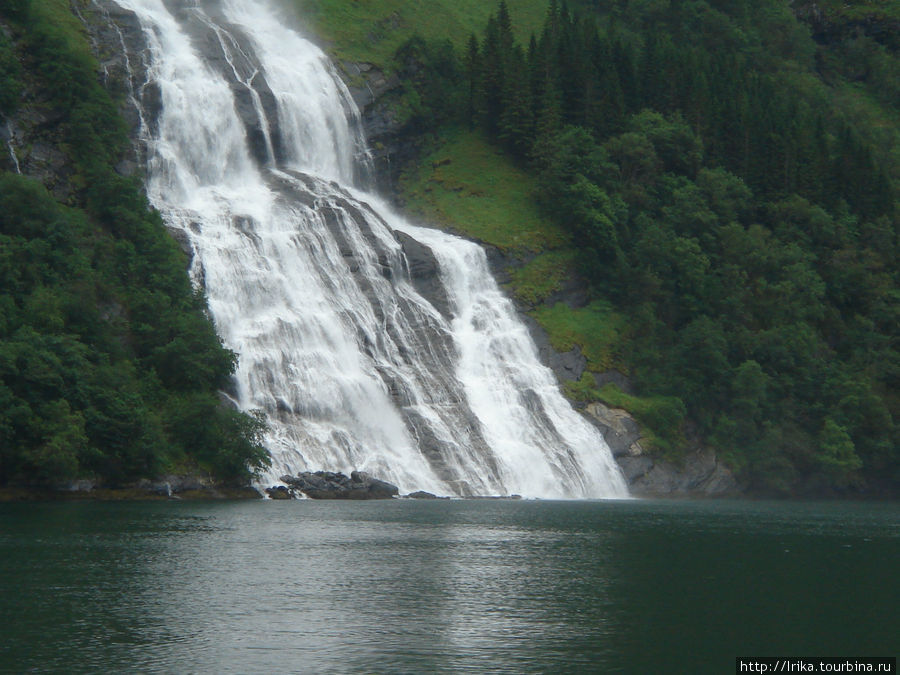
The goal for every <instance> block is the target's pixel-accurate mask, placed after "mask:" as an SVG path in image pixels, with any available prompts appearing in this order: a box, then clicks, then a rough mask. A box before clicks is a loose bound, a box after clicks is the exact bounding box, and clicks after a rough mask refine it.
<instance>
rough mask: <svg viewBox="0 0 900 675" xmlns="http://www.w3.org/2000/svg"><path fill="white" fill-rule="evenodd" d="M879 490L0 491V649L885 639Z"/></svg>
mask: <svg viewBox="0 0 900 675" xmlns="http://www.w3.org/2000/svg"><path fill="white" fill-rule="evenodd" d="M898 560H900V506H898V505H897V504H859V503H791V502H782V503H772V502H737V501H735V502H732V501H725V502H723V501H696V502H687V501H686V502H677V501H668V502H654V501H641V500H622V501H558V502H552V501H529V500H523V501H484V500H453V501H436V502H415V501H411V500H395V501H387V502H354V503H336V502H330V503H323V502H315V501H295V502H276V501H258V502H221V503H198V502H193V503H192V502H161V503H160V502H156V503H117V504H116V503H51V504H0V617H2V622H3V623H2V625H3V631H2V633H3V639H2V640H0V671H2V672H16V673H20V672H32V671H34V672H67V673H77V672H154V673H187V672H197V673H261V672H297V673H443V672H469V673H605V672H625V673H669V672H674V673H688V672H690V673H707V672H708V673H732V672H734V670H733V669H734V658H735V657H736V656H761V655H766V656H771V655H793V656H812V655H832V656H860V655H869V656H873V655H880V656H894V655H896V654H897V652H898V648H900V615H898V612H897V598H898V597H900V580H898V575H897V561H898Z"/></svg>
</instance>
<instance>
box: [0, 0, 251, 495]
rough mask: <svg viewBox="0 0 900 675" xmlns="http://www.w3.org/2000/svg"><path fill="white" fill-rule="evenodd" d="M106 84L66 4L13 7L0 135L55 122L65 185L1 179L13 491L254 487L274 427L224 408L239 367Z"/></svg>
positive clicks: (0, 55)
mask: <svg viewBox="0 0 900 675" xmlns="http://www.w3.org/2000/svg"><path fill="white" fill-rule="evenodd" d="M98 72H99V66H98V64H97V62H96V60H95V58H94V57H93V55H92V54H91V50H90V45H89V43H88V41H87V38H86V36H85V35H84V33H83V28H82V27H81V26H80V24H79V23H78V21H77V20H76V19H75V17H74V16H73V15H72V14H71V11H70V9H69V6H68V3H67V2H59V1H57V0H51V1H47V0H33V1H29V0H15V1H12V0H7V1H6V2H4V3H3V4H2V7H0V122H3V123H5V122H6V121H7V120H9V119H11V118H12V117H13V116H15V115H16V114H17V113H19V112H21V113H22V114H23V115H24V117H26V118H27V117H28V116H29V115H36V116H37V117H36V118H37V119H40V120H42V122H43V123H44V126H45V127H46V128H47V129H49V130H50V131H49V132H48V133H52V134H53V135H54V141H55V143H56V144H57V146H58V148H60V149H61V150H62V151H63V153H64V155H65V164H64V167H63V173H64V174H65V175H66V177H67V185H66V186H65V188H66V189H65V190H63V192H65V194H64V195H62V196H61V195H59V194H51V193H50V192H48V190H47V189H46V188H45V187H44V186H43V185H42V184H41V183H39V182H37V181H36V180H34V179H31V178H28V177H25V176H20V175H17V174H16V173H14V172H4V173H2V174H0V486H2V485H8V484H48V485H62V484H65V483H66V482H67V481H70V480H72V479H76V478H88V479H92V480H99V481H101V482H103V483H104V484H106V485H121V484H123V483H127V482H129V481H133V480H135V479H136V478H139V477H154V476H156V475H159V474H161V473H162V472H165V471H179V472H182V473H184V472H199V473H208V474H210V475H212V476H213V477H215V478H217V479H218V480H220V481H226V482H242V481H246V480H247V479H248V478H249V476H250V474H251V473H252V472H254V471H255V470H257V469H259V468H260V467H262V466H263V465H265V464H266V462H267V461H268V454H267V453H266V451H265V450H264V449H263V448H262V446H261V445H260V438H261V431H262V421H261V419H259V418H258V417H254V416H249V415H245V414H243V413H240V412H238V411H236V410H234V409H232V408H229V407H225V406H223V405H222V404H221V402H220V398H219V395H218V391H219V390H221V389H224V388H227V386H228V384H229V382H230V377H231V374H232V372H233V370H234V365H235V355H234V354H233V353H231V352H229V351H227V350H226V349H224V348H223V347H222V345H221V343H220V341H219V339H218V337H217V336H216V334H215V331H214V329H213V326H212V323H211V322H210V320H209V318H208V317H207V314H206V305H205V300H204V298H203V297H202V295H200V294H199V293H197V292H196V291H194V290H193V289H192V288H191V285H190V282H189V280H188V276H187V274H186V259H185V256H184V254H183V253H182V251H181V250H180V249H179V247H178V245H177V244H176V242H175V241H174V239H172V238H171V237H170V236H169V235H168V234H167V233H166V230H165V228H164V227H163V223H162V220H161V218H160V216H159V214H158V213H156V212H154V211H152V210H150V209H149V207H148V204H147V202H146V199H145V197H144V196H143V192H142V187H141V184H140V181H139V180H138V179H137V178H131V177H125V176H123V175H120V174H119V173H117V172H116V171H115V169H114V167H115V166H116V165H117V164H118V163H119V161H120V159H121V157H122V156H123V154H124V153H125V151H126V149H127V147H128V138H127V133H126V128H125V123H124V121H123V120H122V119H121V117H120V116H119V113H118V110H119V107H118V105H117V102H116V101H114V100H113V98H111V96H110V94H109V93H108V92H107V91H106V90H105V89H104V88H103V87H102V86H101V85H100V82H99V78H98ZM26 108H27V109H26ZM20 109H22V110H20ZM57 187H58V186H57Z"/></svg>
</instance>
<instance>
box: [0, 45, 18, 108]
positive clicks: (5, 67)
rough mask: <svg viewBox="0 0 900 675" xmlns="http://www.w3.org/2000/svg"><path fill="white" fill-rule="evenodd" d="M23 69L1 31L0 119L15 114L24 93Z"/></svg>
mask: <svg viewBox="0 0 900 675" xmlns="http://www.w3.org/2000/svg"><path fill="white" fill-rule="evenodd" d="M21 77H22V69H21V67H20V66H19V61H18V59H17V58H16V53H15V50H14V49H13V46H12V44H11V43H10V41H9V40H8V39H7V37H6V36H5V35H4V34H3V32H2V31H0V117H2V116H4V115H9V114H11V113H13V112H15V110H16V108H17V107H18V104H19V95H20V94H21V91H22V81H21Z"/></svg>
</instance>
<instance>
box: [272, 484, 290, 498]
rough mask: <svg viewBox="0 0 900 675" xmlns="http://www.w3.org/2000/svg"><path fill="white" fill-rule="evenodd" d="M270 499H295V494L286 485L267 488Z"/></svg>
mask: <svg viewBox="0 0 900 675" xmlns="http://www.w3.org/2000/svg"><path fill="white" fill-rule="evenodd" d="M266 494H267V495H269V499H294V495H293V494H291V491H290V490H288V489H287V488H286V487H285V486H284V485H278V486H276V487H270V488H266Z"/></svg>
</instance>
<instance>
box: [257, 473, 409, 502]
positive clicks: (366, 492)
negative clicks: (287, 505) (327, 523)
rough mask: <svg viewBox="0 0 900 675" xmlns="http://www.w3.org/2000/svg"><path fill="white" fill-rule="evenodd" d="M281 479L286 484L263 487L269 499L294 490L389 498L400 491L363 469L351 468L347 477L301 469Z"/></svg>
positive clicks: (318, 494)
mask: <svg viewBox="0 0 900 675" xmlns="http://www.w3.org/2000/svg"><path fill="white" fill-rule="evenodd" d="M281 481H282V482H283V483H285V485H286V487H285V485H282V486H277V487H272V488H268V489H267V490H266V493H267V494H268V495H269V496H270V497H272V498H273V499H291V498H296V497H297V496H298V494H304V495H306V496H307V497H309V498H310V499H391V498H393V497H395V496H397V495H399V494H400V489H399V488H398V487H397V486H396V485H394V484H392V483H388V482H387V481H383V480H379V479H378V478H373V477H372V476H370V475H369V474H367V473H366V472H364V471H352V472H351V473H350V476H349V477H348V476H347V475H346V474H343V473H339V472H337V473H336V472H333V471H316V472H314V473H313V472H310V471H304V472H302V473H300V474H298V475H296V476H288V475H286V476H282V477H281ZM285 493H287V496H284V495H285ZM276 495H277V496H276Z"/></svg>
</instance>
